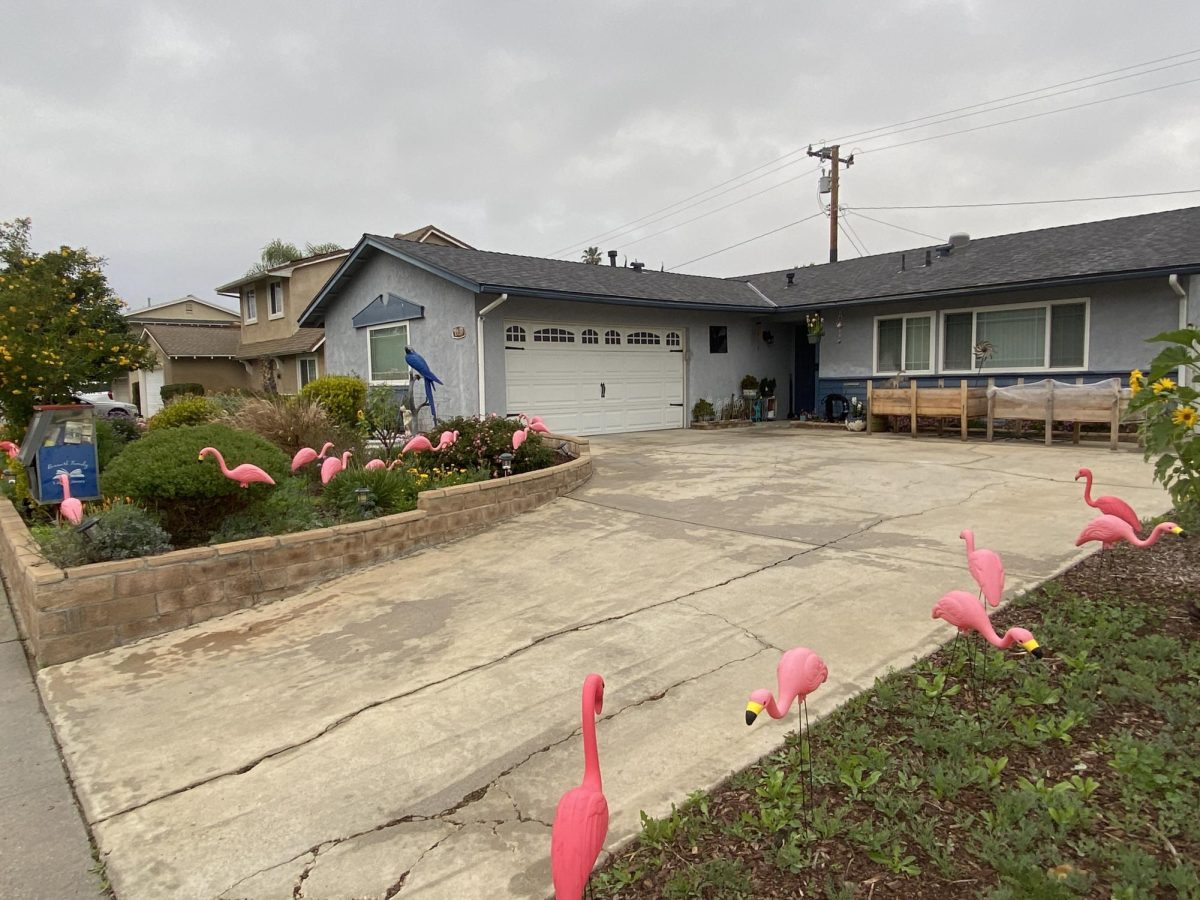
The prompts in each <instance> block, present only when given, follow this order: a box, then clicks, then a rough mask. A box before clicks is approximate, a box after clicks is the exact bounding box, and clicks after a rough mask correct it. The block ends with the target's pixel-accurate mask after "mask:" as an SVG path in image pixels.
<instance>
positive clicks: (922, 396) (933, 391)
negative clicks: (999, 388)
mask: <svg viewBox="0 0 1200 900" xmlns="http://www.w3.org/2000/svg"><path fill="white" fill-rule="evenodd" d="M987 403H988V400H987V388H973V387H967V382H966V380H965V379H964V380H963V381H960V382H959V385H958V387H955V388H949V387H938V388H919V387H917V383H916V382H915V381H914V382H912V383H910V384H909V386H908V387H907V388H876V387H874V385H873V384H872V383H871V382H870V381H868V382H867V432H868V433H870V432H871V431H873V430H874V427H873V426H877V424H878V423H873V422H872V417H874V416H908V417H909V428H910V430H911V431H912V436H913V437H916V436H917V417H918V416H930V417H934V418H950V417H953V418H956V419H958V421H959V429H960V436H961V437H962V439H963V440H964V441H965V440H966V439H967V420H968V419H970V418H981V417H982V416H984V415H986V414H987Z"/></svg>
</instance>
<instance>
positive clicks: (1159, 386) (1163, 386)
mask: <svg viewBox="0 0 1200 900" xmlns="http://www.w3.org/2000/svg"><path fill="white" fill-rule="evenodd" d="M1150 387H1151V388H1152V389H1153V391H1154V393H1155V394H1162V393H1165V392H1166V391H1170V390H1174V388H1175V382H1173V381H1172V380H1171V379H1170V378H1160V379H1158V381H1156V382H1154V384H1152V385H1150Z"/></svg>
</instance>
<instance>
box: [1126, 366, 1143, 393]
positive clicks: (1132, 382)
mask: <svg viewBox="0 0 1200 900" xmlns="http://www.w3.org/2000/svg"><path fill="white" fill-rule="evenodd" d="M1145 386H1146V376H1145V375H1143V374H1142V370H1141V369H1134V370H1133V371H1132V372H1130V373H1129V393H1130V394H1132V395H1133V396H1135V397H1136V396H1137V393H1138V391H1140V390H1141V389H1142V388H1144V387H1145Z"/></svg>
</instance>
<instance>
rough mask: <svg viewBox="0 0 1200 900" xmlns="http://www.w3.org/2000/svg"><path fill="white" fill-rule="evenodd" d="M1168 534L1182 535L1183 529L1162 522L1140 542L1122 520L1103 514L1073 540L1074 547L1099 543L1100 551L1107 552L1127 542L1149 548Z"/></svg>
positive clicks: (1170, 523) (1173, 524)
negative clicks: (1120, 543)
mask: <svg viewBox="0 0 1200 900" xmlns="http://www.w3.org/2000/svg"><path fill="white" fill-rule="evenodd" d="M1168 532H1169V533H1171V534H1183V529H1182V528H1180V527H1179V526H1178V525H1176V524H1175V523H1174V522H1163V523H1161V524H1159V525H1155V526H1154V530H1153V531H1151V532H1150V534H1148V535H1147V536H1146V539H1145V540H1142V539H1141V538H1139V537H1138V536H1137V532H1136V531H1134V530H1133V528H1132V526H1130V524H1129V523H1128V522H1126V521H1125V520H1124V519H1122V518H1120V517H1119V516H1114V515H1109V514H1108V513H1105V514H1104V515H1102V516H1096V518H1094V519H1092V521H1090V522H1088V523H1087V524H1086V525H1084V526H1083V531H1081V532H1079V537H1078V538H1076V539H1075V546H1076V547H1082V546H1083V545H1084V544H1086V543H1088V542H1089V541H1099V542H1100V549H1101V550H1109V549H1111V548H1112V546H1113V545H1114V544H1117V543H1119V542H1121V541H1127V542H1128V543H1130V544H1133V546H1135V547H1151V546H1153V545H1154V544H1155V543H1157V542H1158V539H1159V538H1160V537H1162V536H1163V535H1164V534H1167V533H1168Z"/></svg>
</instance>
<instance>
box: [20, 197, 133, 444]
mask: <svg viewBox="0 0 1200 900" xmlns="http://www.w3.org/2000/svg"><path fill="white" fill-rule="evenodd" d="M29 232H30V220H29V219H15V220H13V221H12V222H0V415H3V417H4V418H5V419H6V420H7V421H8V422H9V424H10V425H11V426H13V427H15V428H16V429H18V430H19V429H23V428H24V427H25V425H26V423H27V422H28V421H29V419H30V417H31V416H32V415H33V407H34V406H36V405H38V404H44V403H65V402H68V401H69V399H70V396H71V391H72V389H73V388H75V387H76V386H77V385H81V384H85V383H89V382H97V381H111V380H112V379H113V378H114V377H116V376H118V375H120V374H121V373H123V372H127V371H129V370H131V369H141V368H148V367H151V366H153V365H154V359H155V358H154V354H153V351H151V349H150V348H149V347H148V346H147V345H146V344H145V343H143V341H142V340H141V338H140V336H138V335H135V334H134V333H132V332H131V331H130V330H129V323H128V321H127V320H126V319H125V317H124V316H123V315H121V307H122V306H123V305H124V304H123V303H122V302H121V300H120V299H118V298H117V296H116V295H115V294H113V292H112V289H111V288H109V286H108V281H107V279H106V278H105V277H104V273H103V272H102V271H101V267H102V265H103V260H101V259H100V258H99V257H97V256H92V255H90V254H89V253H88V252H87V251H86V250H84V249H75V248H72V247H67V246H65V245H64V246H61V247H59V248H58V249H57V250H48V251H46V252H45V253H42V254H41V255H38V254H37V253H35V252H34V251H33V249H32V247H31V246H30V242H29Z"/></svg>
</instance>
